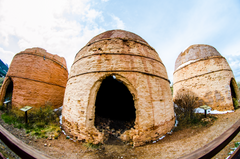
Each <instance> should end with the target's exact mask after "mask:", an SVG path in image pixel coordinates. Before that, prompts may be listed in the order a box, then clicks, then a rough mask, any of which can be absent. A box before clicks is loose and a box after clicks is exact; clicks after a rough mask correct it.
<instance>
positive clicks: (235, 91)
mask: <svg viewBox="0 0 240 159" xmlns="http://www.w3.org/2000/svg"><path fill="white" fill-rule="evenodd" d="M230 88H231V95H232V102H233V106H234V108H235V109H236V108H238V105H239V103H238V102H237V101H238V100H239V98H240V94H239V90H238V86H237V83H236V81H235V79H234V78H232V79H231V81H230Z"/></svg>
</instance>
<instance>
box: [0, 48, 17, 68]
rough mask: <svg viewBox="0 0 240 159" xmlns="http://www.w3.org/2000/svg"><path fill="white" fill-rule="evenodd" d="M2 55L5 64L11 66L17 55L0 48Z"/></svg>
mask: <svg viewBox="0 0 240 159" xmlns="http://www.w3.org/2000/svg"><path fill="white" fill-rule="evenodd" d="M0 55H1V60H2V61H3V62H4V63H7V64H8V65H10V63H11V61H12V58H13V56H14V55H15V53H13V52H11V51H6V50H4V49H3V48H1V47H0Z"/></svg>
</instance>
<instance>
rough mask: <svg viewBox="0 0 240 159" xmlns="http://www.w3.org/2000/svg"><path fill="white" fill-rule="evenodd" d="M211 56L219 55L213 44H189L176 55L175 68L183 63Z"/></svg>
mask: <svg viewBox="0 0 240 159" xmlns="http://www.w3.org/2000/svg"><path fill="white" fill-rule="evenodd" d="M212 56H221V54H220V53H219V52H218V51H217V50H216V49H215V48H214V47H213V46H210V45H204V44H195V45H191V46H189V47H188V48H187V49H186V50H184V51H183V52H181V54H180V55H179V56H178V58H177V60H176V62H175V70H177V69H178V68H179V66H181V65H183V64H185V63H191V62H194V61H197V60H201V59H207V58H209V57H212Z"/></svg>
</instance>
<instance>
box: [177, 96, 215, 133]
mask: <svg viewBox="0 0 240 159" xmlns="http://www.w3.org/2000/svg"><path fill="white" fill-rule="evenodd" d="M174 103H175V104H176V105H177V106H175V107H174V111H175V113H176V118H177V120H178V126H177V130H178V129H182V128H184V127H191V126H200V125H201V126H206V125H208V124H209V123H211V122H213V121H214V120H216V117H214V116H210V115H208V118H204V117H205V116H204V114H198V113H195V112H194V111H195V108H196V104H197V103H196V97H195V96H194V94H192V93H190V92H181V93H177V95H176V97H175V99H174Z"/></svg>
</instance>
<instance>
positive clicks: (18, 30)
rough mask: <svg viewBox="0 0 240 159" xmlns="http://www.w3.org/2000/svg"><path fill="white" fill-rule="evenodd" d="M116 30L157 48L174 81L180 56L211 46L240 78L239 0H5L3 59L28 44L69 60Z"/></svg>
mask: <svg viewBox="0 0 240 159" xmlns="http://www.w3.org/2000/svg"><path fill="white" fill-rule="evenodd" d="M112 29H123V30H127V31H131V32H133V33H136V34H138V35H139V36H141V37H142V38H143V39H145V40H146V41H147V42H148V43H149V44H150V45H151V46H152V47H153V48H155V50H156V51H157V52H158V54H159V56H160V58H161V59H162V61H163V63H164V65H165V67H166V69H167V72H168V76H169V79H170V80H171V81H173V72H174V65H175V60H176V59H177V56H178V55H179V54H180V53H181V51H184V50H185V49H186V48H187V47H189V46H190V45H193V44H208V45H211V46H213V47H215V48H216V49H217V50H218V51H219V52H220V54H221V55H222V56H224V57H225V58H226V59H227V60H228V62H229V64H230V66H231V68H232V70H233V72H234V75H235V77H236V80H237V81H240V1H239V0H194V1H190V0H181V1H179V0H169V1H166V0H21V1H19V0H0V58H1V59H2V60H3V61H4V62H5V63H8V64H10V63H11V60H12V58H13V56H14V55H15V54H16V53H18V52H20V51H23V50H25V49H26V48H32V47H41V48H44V49H46V50H47V51H48V52H49V53H52V54H58V55H59V56H62V57H64V58H65V59H66V61H67V65H68V70H69V72H70V68H71V65H72V63H73V60H74V57H75V55H76V53H77V52H78V51H79V50H80V49H81V48H82V47H83V46H85V44H87V42H88V41H89V40H90V39H91V38H93V37H94V36H96V35H98V34H100V33H102V32H104V31H107V30H112Z"/></svg>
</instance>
